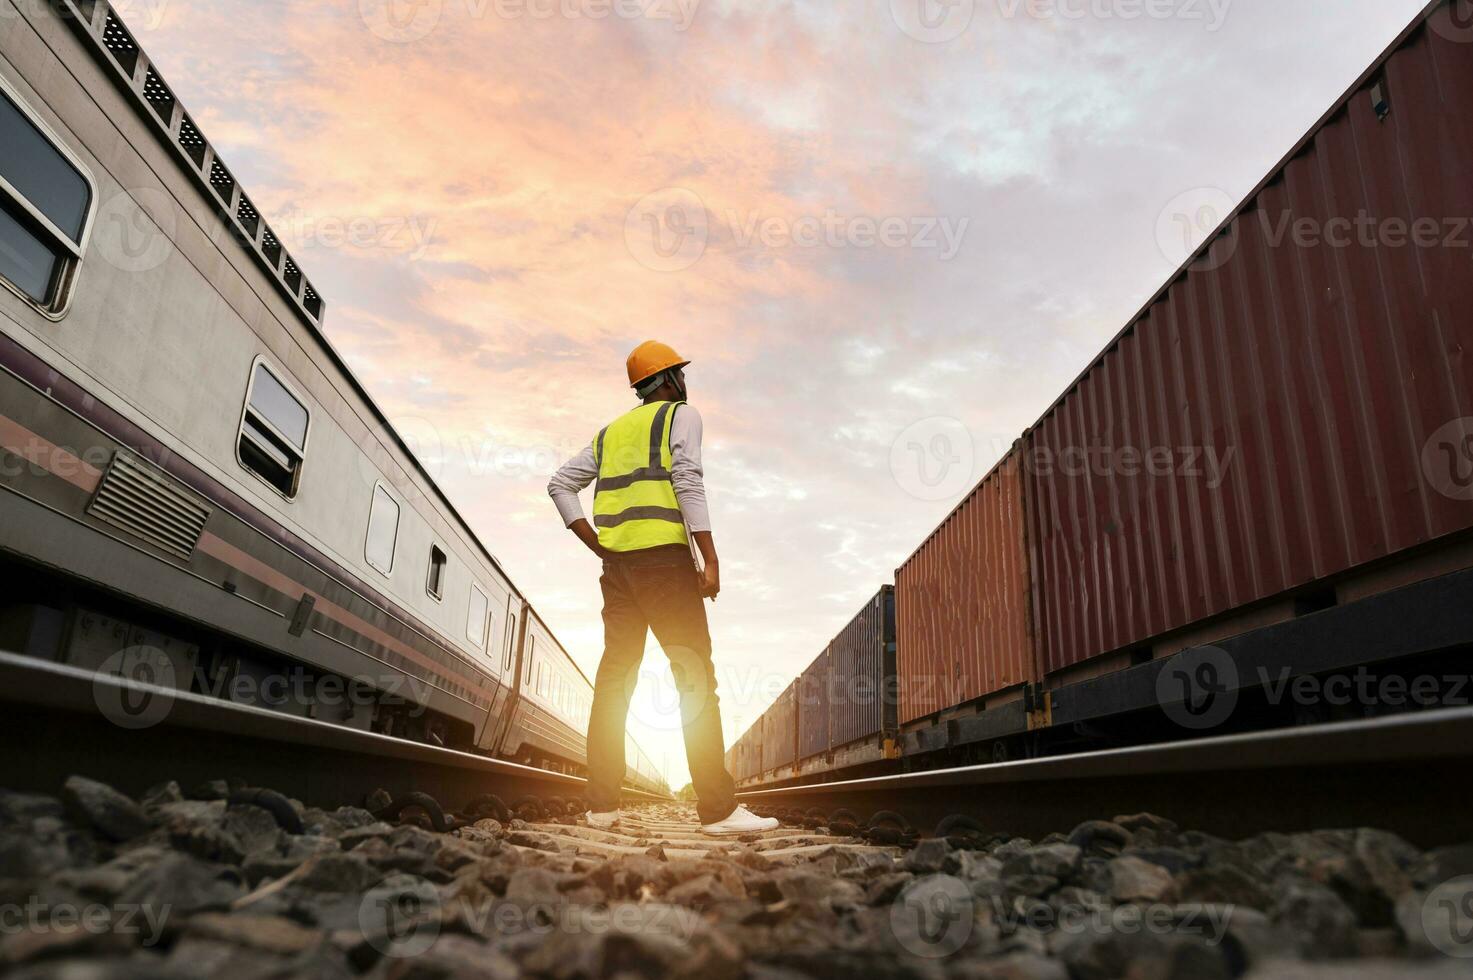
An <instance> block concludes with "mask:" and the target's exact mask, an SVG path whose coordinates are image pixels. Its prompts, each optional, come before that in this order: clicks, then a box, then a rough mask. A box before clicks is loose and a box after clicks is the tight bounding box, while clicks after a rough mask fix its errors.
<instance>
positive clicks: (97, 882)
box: [52, 845, 171, 901]
mask: <svg viewBox="0 0 1473 980" xmlns="http://www.w3.org/2000/svg"><path fill="white" fill-rule="evenodd" d="M170 853H171V852H170V851H169V849H168V848H166V847H162V846H158V845H154V846H148V845H145V846H142V847H136V848H134V849H132V850H130V851H124V852H123V853H122V854H119V855H118V856H117V857H115V858H113V859H112V860H111V861H108V862H107V863H106V864H101V865H98V866H96V867H90V868H76V869H71V870H67V871H62V872H59V873H57V874H56V875H55V876H54V877H53V879H52V880H53V882H54V883H56V884H58V885H61V886H63V887H66V888H70V889H73V890H74V891H76V892H77V894H78V895H81V896H83V897H85V898H89V899H95V900H98V901H111V900H112V899H114V898H116V897H117V896H118V895H119V894H121V893H122V892H124V891H125V890H127V888H128V886H129V885H131V884H132V883H133V882H134V881H136V880H137V879H138V877H139V876H140V875H142V874H143V873H144V872H146V871H147V870H148V869H150V868H152V867H153V866H154V865H155V864H157V863H158V862H160V861H162V860H164V859H165V858H167V857H168V856H169V855H170Z"/></svg>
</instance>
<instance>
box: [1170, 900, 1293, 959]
mask: <svg viewBox="0 0 1473 980" xmlns="http://www.w3.org/2000/svg"><path fill="white" fill-rule="evenodd" d="M1210 907H1211V906H1209V908H1210ZM1219 907H1220V906H1219ZM1178 908H1180V907H1178ZM1226 945H1227V946H1228V948H1229V949H1230V951H1231V952H1233V953H1234V954H1235V955H1236V956H1237V958H1238V959H1240V960H1241V961H1242V962H1243V963H1244V964H1245V965H1246V966H1247V967H1255V966H1260V965H1262V964H1265V963H1269V962H1272V961H1274V960H1280V959H1286V958H1288V959H1293V958H1296V957H1298V955H1299V944H1298V943H1297V942H1296V941H1295V938H1294V935H1293V934H1292V933H1291V932H1290V931H1289V930H1288V929H1285V928H1284V927H1282V926H1280V925H1277V924H1275V923H1274V922H1273V921H1272V920H1270V919H1269V917H1268V916H1267V915H1265V914H1264V913H1262V912H1259V911H1257V910H1255V909H1250V908H1241V907H1233V908H1231V909H1229V914H1228V917H1227V940H1226Z"/></svg>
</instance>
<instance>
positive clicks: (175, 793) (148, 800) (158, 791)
mask: <svg viewBox="0 0 1473 980" xmlns="http://www.w3.org/2000/svg"><path fill="white" fill-rule="evenodd" d="M138 802H139V804H140V805H142V807H143V809H144V810H145V811H147V810H151V809H153V808H155V807H160V806H163V805H164V804H166V803H183V802H184V791H183V790H181V789H180V788H179V784H178V783H176V782H174V780H172V779H171V780H169V781H168V782H165V783H159V784H158V785H156V786H150V787H149V788H148V789H147V790H145V791H144V793H143V795H142V796H140V797H139V798H138Z"/></svg>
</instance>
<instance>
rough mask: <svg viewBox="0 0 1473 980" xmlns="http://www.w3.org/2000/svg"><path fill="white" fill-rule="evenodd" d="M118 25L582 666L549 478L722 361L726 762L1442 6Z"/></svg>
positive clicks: (813, 10) (667, 705) (566, 8)
mask: <svg viewBox="0 0 1473 980" xmlns="http://www.w3.org/2000/svg"><path fill="white" fill-rule="evenodd" d="M113 5H114V7H115V8H117V9H118V10H119V11H120V12H121V14H122V16H123V18H124V20H125V22H126V23H128V24H129V26H130V28H131V29H132V30H133V32H134V33H135V35H137V38H138V40H139V42H140V43H141V44H142V46H143V47H144V49H145V50H146V51H148V52H149V54H150V56H151V57H152V58H153V59H154V61H155V62H156V63H157V64H158V65H159V66H160V68H161V69H162V71H163V74H164V76H165V78H166V79H167V81H168V82H169V84H170V85H171V87H172V88H173V89H174V91H175V92H176V94H177V95H178V96H179V97H180V99H181V100H182V101H183V102H184V104H185V105H186V106H187V107H188V109H189V110H190V112H191V114H192V116H193V118H194V119H195V121H196V122H197V123H198V124H199V126H200V128H201V129H202V130H203V131H204V132H205V134H206V135H207V136H208V137H209V138H210V140H211V141H212V142H213V143H214V144H215V146H216V147H217V148H218V150H219V152H220V154H221V156H222V157H223V159H224V160H225V162H226V163H227V164H228V165H229V167H230V168H231V170H232V171H233V172H234V174H235V175H236V177H237V178H238V179H239V180H240V181H241V183H242V185H243V186H244V187H245V189H246V191H247V192H248V193H249V195H250V197H251V198H252V200H253V201H254V203H255V204H256V206H257V207H258V208H259V209H260V210H261V211H262V212H263V213H264V214H265V216H266V218H267V220H268V222H269V223H270V224H271V226H272V227H273V228H274V230H275V231H276V233H277V234H278V235H279V236H280V237H281V238H282V239H283V241H285V243H286V244H287V246H288V248H289V249H290V250H291V252H292V253H293V255H294V257H295V258H296V260H297V261H298V263H299V264H300V265H301V267H302V268H303V270H304V271H305V272H306V274H307V276H308V277H309V278H310V279H311V280H312V282H313V283H314V285H315V286H316V287H317V290H318V292H319V293H320V294H321V295H322V296H323V297H324V298H325V300H326V301H327V303H328V314H327V320H326V325H325V330H326V332H327V334H328V335H329V337H330V338H331V340H332V342H333V344H334V345H335V346H336V347H337V348H338V349H339V350H340V351H341V352H342V353H343V354H344V356H345V357H346V358H347V360H348V362H349V364H350V365H351V366H352V368H353V370H354V371H355V373H357V374H358V376H359V377H360V378H361V379H362V381H363V382H364V383H365V385H366V387H367V388H368V390H369V392H370V393H371V394H372V395H373V396H374V398H375V399H376V400H377V401H378V403H379V404H380V406H381V407H382V408H383V409H384V411H385V413H386V414H387V415H388V417H389V418H390V419H391V420H393V421H394V424H395V425H396V427H398V428H399V429H400V430H401V431H402V432H403V434H404V435H405V436H406V438H407V439H408V440H409V441H410V443H411V444H412V445H413V446H414V447H415V448H416V451H417V452H418V454H419V455H420V457H421V459H422V461H423V462H424V463H425V465H426V466H427V468H428V469H429V470H430V472H431V473H432V474H433V475H434V476H435V477H436V479H437V480H438V481H439V482H440V483H441V484H442V486H443V487H444V488H445V490H446V492H447V493H448V494H449V496H450V498H451V499H452V500H453V501H455V502H456V505H457V507H458V508H459V509H460V510H461V511H462V513H464V514H465V515H466V517H467V519H468V520H469V521H470V523H471V525H472V526H473V527H474V529H475V530H476V532H477V533H478V534H479V535H480V537H481V538H482V539H483V541H485V543H486V544H487V546H488V547H489V548H490V549H491V550H492V551H493V553H495V554H496V555H497V557H498V558H499V559H500V560H501V562H502V564H503V565H504V566H505V567H506V569H507V570H508V571H509V573H510V574H511V575H512V577H513V579H514V580H515V581H516V583H517V585H518V586H519V587H520V588H521V589H522V590H523V591H524V592H525V593H526V594H527V596H528V597H529V599H530V600H531V602H532V603H533V605H535V606H536V607H537V608H538V610H539V611H540V612H541V613H542V615H543V616H544V618H545V619H546V620H547V621H548V622H549V624H550V625H551V627H552V628H553V630H554V631H555V632H556V633H557V635H558V636H559V638H560V639H561V640H562V642H563V643H564V645H565V646H566V647H568V649H569V651H570V652H571V653H572V655H573V656H574V658H575V659H576V660H577V661H578V662H579V663H580V665H581V666H582V667H583V668H584V670H585V672H586V673H588V674H589V675H590V676H592V673H593V671H594V668H595V667H596V665H597V661H598V657H599V654H600V652H601V649H602V645H601V624H600V619H599V594H598V584H597V578H598V567H597V563H596V560H595V559H594V558H593V557H592V556H591V555H589V554H588V553H587V552H585V551H583V550H582V549H581V546H580V545H578V543H577V541H576V540H575V539H574V538H573V536H572V535H571V534H569V533H568V532H566V531H565V530H564V529H563V527H562V525H561V523H560V521H559V520H558V517H557V514H556V512H555V510H554V509H553V506H552V504H551V502H550V501H549V500H548V498H547V495H546V490H545V487H546V483H547V479H548V477H549V476H550V475H551V473H552V471H553V470H554V469H555V468H556V466H557V465H558V464H559V463H560V462H561V461H562V459H563V458H565V457H567V456H570V455H572V454H573V453H574V452H576V451H577V450H578V449H580V448H581V447H582V446H583V445H584V444H586V443H587V441H588V440H589V439H591V438H592V436H593V435H594V434H595V433H596V432H597V431H598V429H600V428H601V427H602V426H603V425H604V424H606V423H607V422H608V421H610V420H611V419H613V418H614V417H616V416H617V415H619V414H621V413H622V412H624V411H626V410H627V409H628V408H630V407H632V406H633V401H632V396H631V394H630V392H629V390H628V388H627V386H626V381H625V378H624V358H625V357H626V355H627V354H628V352H629V350H630V349H631V348H633V347H634V346H635V344H637V343H639V342H640V341H643V340H646V339H650V338H658V339H661V340H664V341H666V342H667V343H670V344H672V345H674V346H675V347H676V348H677V349H679V350H680V351H681V352H682V353H683V354H684V356H686V357H689V358H691V359H692V360H693V364H692V366H691V368H690V369H689V372H688V379H689V382H690V387H691V400H692V403H693V404H695V405H697V406H698V407H699V408H700V410H701V413H702V415H703V417H704V419H705V431H706V446H705V453H706V459H705V462H706V476H707V490H708V495H709V497H710V500H711V505H712V518H713V524H714V529H715V537H716V543H717V547H718V549H719V551H720V554H721V559H722V580H723V590H724V591H723V592H722V595H721V598H720V600H719V601H718V602H717V603H715V604H714V605H712V606H708V609H709V611H710V617H711V627H712V635H713V639H714V641H715V647H716V662H717V670H718V677H719V679H720V683H721V692H720V693H721V698H722V710H723V716H724V722H725V728H726V731H727V734H728V741H730V740H732V739H734V738H735V737H736V736H737V735H739V734H741V732H743V731H745V730H746V728H747V726H748V725H749V724H750V723H751V722H752V721H753V720H755V719H756V718H757V717H758V716H759V715H760V714H761V712H762V711H763V710H764V709H765V708H766V707H767V705H768V704H769V703H770V702H771V701H772V700H773V698H775V697H776V696H777V695H778V694H779V693H780V692H781V691H782V689H783V687H785V686H786V684H787V683H788V682H789V681H790V680H792V679H793V678H794V677H795V676H796V675H797V674H798V673H799V672H800V671H802V669H803V668H804V667H806V666H807V665H808V663H809V662H810V661H811V660H812V659H813V657H814V656H816V655H817V654H818V653H819V652H821V651H822V649H823V648H824V646H825V645H826V643H827V642H828V640H829V639H830V638H831V637H832V636H833V635H834V634H835V633H837V632H838V631H839V630H840V629H841V628H842V627H843V626H844V624H845V623H846V622H848V621H849V619H851V618H852V617H853V616H854V614H855V613H856V612H857V611H858V610H859V608H860V607H861V606H862V605H863V603H864V600H865V599H866V598H867V597H869V596H870V595H872V594H873V593H874V592H875V591H876V590H877V589H878V588H879V587H880V585H881V584H883V583H885V582H888V581H892V580H893V573H894V569H895V568H896V566H897V565H899V564H900V563H901V562H903V561H904V560H905V558H906V557H907V556H908V555H909V554H910V553H911V552H912V551H913V550H914V549H915V548H916V546H918V545H919V544H920V542H921V541H922V540H923V539H924V537H925V536H926V535H927V533H928V532H929V531H930V530H931V529H932V528H933V527H935V525H936V524H937V523H938V522H939V521H940V520H941V519H942V518H943V517H944V516H945V515H946V514H947V512H948V511H949V510H950V509H951V508H952V507H953V506H955V504H956V503H957V502H958V501H959V500H960V499H961V498H962V497H963V496H964V495H965V493H966V492H967V491H968V490H969V489H970V488H971V487H972V486H973V485H974V484H975V483H976V482H977V480H979V479H980V478H981V477H982V476H983V475H985V474H986V472H987V470H988V469H989V468H990V467H991V466H992V464H993V463H995V462H996V461H997V460H998V459H999V458H1000V457H1001V455H1002V454H1003V453H1004V452H1005V451H1006V449H1007V447H1008V446H1009V445H1010V444H1011V442H1012V440H1014V439H1015V438H1016V437H1017V436H1018V435H1019V434H1020V433H1021V432H1022V431H1023V429H1025V428H1026V427H1028V426H1029V425H1031V424H1032V423H1033V422H1034V421H1036V420H1037V419H1038V417H1039V416H1040V415H1041V414H1042V413H1043V412H1044V411H1045V410H1046V409H1047V408H1048V406H1049V404H1050V403H1051V402H1052V401H1053V399H1054V398H1055V397H1056V396H1057V395H1059V394H1060V393H1061V392H1062V391H1063V390H1064V388H1065V387H1066V386H1067V385H1068V384H1069V383H1070V382H1071V381H1072V380H1073V379H1074V378H1075V377H1076V376H1077V375H1078V374H1079V373H1080V372H1081V371H1082V370H1083V369H1084V368H1085V367H1086V366H1087V365H1088V364H1089V362H1090V361H1091V359H1092V358H1093V357H1094V356H1095V355H1096V354H1097V353H1099V351H1100V350H1101V349H1102V348H1103V347H1104V345H1105V344H1106V343H1107V342H1108V341H1109V340H1110V338H1111V337H1113V336H1114V334H1115V333H1117V332H1118V331H1119V330H1120V328H1121V327H1122V326H1123V325H1124V324H1125V323H1126V321H1127V320H1128V319H1129V318H1130V317H1131V315H1132V314H1133V313H1134V312H1135V311H1136V310H1137V309H1139V308H1140V306H1141V305H1142V304H1143V303H1144V302H1145V301H1146V300H1147V299H1149V298H1150V296H1151V295H1152V294H1153V293H1154V292H1155V291H1156V290H1157V289H1158V288H1159V287H1160V286H1161V285H1162V284H1163V283H1164V282H1165V281H1166V279H1167V278H1168V277H1169V276H1170V275H1171V274H1172V272H1173V271H1174V270H1175V269H1176V268H1177V267H1178V266H1179V265H1180V264H1181V262H1182V261H1183V260H1184V259H1185V258H1186V257H1187V255H1188V254H1189V252H1190V250H1191V248H1193V247H1194V246H1195V244H1196V243H1197V242H1199V241H1200V240H1201V236H1202V235H1203V234H1204V233H1205V232H1207V231H1210V230H1211V229H1212V228H1213V227H1214V226H1215V225H1216V224H1217V222H1218V220H1220V219H1221V218H1222V217H1224V216H1225V215H1226V213H1227V212H1228V210H1230V209H1231V207H1232V206H1233V205H1234V204H1235V203H1236V202H1237V201H1239V200H1240V199H1241V198H1242V197H1243V196H1244V195H1246V194H1247V193H1248V192H1249V191H1251V190H1252V188H1253V187H1254V186H1255V185H1256V184H1257V183H1258V181H1259V180H1260V179H1261V178H1262V177H1263V176H1264V175H1265V174H1266V173H1267V172H1268V170H1269V169H1270V168H1271V167H1272V166H1273V165H1274V164H1275V163H1276V162H1277V161H1278V160H1279V159H1280V158H1281V157H1282V156H1283V155H1284V154H1285V152H1286V151H1287V150H1288V149H1289V148H1290V147H1291V146H1292V145H1293V144H1294V143H1295V142H1296V141H1297V140H1298V139H1299V138H1300V136H1302V135H1303V134H1304V133H1305V132H1306V131H1307V130H1308V129H1309V128H1310V127H1311V126H1312V125H1313V124H1314V122H1315V121H1316V120H1317V119H1318V118H1319V117H1320V116H1321V114H1322V113H1323V112H1324V111H1325V110H1326V109H1327V108H1328V107H1329V105H1330V104H1331V103H1332V102H1333V101H1334V100H1335V99H1336V98H1337V97H1338V96H1339V95H1340V94H1341V93H1342V92H1343V91H1344V90H1345V89H1346V88H1347V87H1348V86H1349V85H1350V83H1351V82H1352V81H1354V79H1355V78H1356V77H1357V76H1358V75H1359V74H1360V72H1361V71H1362V70H1363V69H1364V68H1365V67H1366V66H1367V65H1368V64H1369V63H1370V62H1371V61H1372V60H1374V58H1375V57H1376V56H1377V55H1378V54H1379V53H1380V52H1381V50H1382V49H1383V48H1385V46H1386V45H1387V44H1388V43H1389V42H1390V41H1391V40H1392V39H1393V38H1394V37H1395V36H1396V34H1397V33H1398V32H1399V31H1400V30H1401V29H1402V28H1403V27H1404V26H1405V25H1406V24H1407V23H1408V22H1409V21H1410V20H1411V19H1412V18H1413V17H1414V16H1415V15H1416V14H1417V12H1418V11H1419V10H1420V9H1421V8H1422V6H1423V0H1337V2H1329V0H1293V2H1287V3H1286V2H1284V0H811V2H790V0H789V2H783V0H769V2H755V0H248V2H247V0H215V2H210V3H189V2H185V0H113ZM585 506H587V501H585ZM646 667H647V669H648V671H649V675H648V676H647V677H646V678H645V679H644V681H643V682H642V684H641V689H640V694H639V696H638V698H637V699H636V707H635V711H634V718H633V720H632V726H633V728H632V730H633V731H634V734H635V737H636V738H637V739H639V740H640V742H641V743H642V744H643V745H644V746H645V748H646V749H647V750H648V751H649V753H650V755H651V756H652V758H653V759H654V760H655V762H656V765H657V766H660V767H662V768H663V769H664V771H665V772H666V774H667V776H668V778H669V780H670V782H671V784H672V785H673V786H677V787H678V786H680V785H683V784H684V783H685V782H686V781H687V779H688V774H687V770H686V765H685V758H684V751H683V747H682V741H681V738H680V733H679V723H678V719H677V717H676V716H675V714H674V706H673V704H672V703H671V698H670V693H669V692H670V681H669V677H668V671H666V670H664V669H663V668H664V658H663V656H661V655H660V654H659V652H658V649H657V647H656V646H655V644H654V643H653V641H651V644H650V648H649V652H648V655H647V659H646Z"/></svg>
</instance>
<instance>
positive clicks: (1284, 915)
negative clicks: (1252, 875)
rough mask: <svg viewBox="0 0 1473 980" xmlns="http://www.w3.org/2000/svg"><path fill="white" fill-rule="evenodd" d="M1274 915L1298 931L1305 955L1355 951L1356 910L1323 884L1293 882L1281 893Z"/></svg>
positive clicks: (1333, 955) (1342, 954)
mask: <svg viewBox="0 0 1473 980" xmlns="http://www.w3.org/2000/svg"><path fill="white" fill-rule="evenodd" d="M1273 918H1274V921H1275V922H1276V923H1278V924H1279V925H1281V926H1283V927H1285V928H1287V929H1288V930H1289V931H1290V932H1292V933H1293V934H1294V935H1295V937H1296V938H1297V939H1298V942H1299V948H1300V952H1301V953H1302V954H1303V955H1304V956H1306V957H1310V958H1329V957H1341V956H1351V955H1353V954H1354V953H1355V933H1356V918H1355V913H1354V912H1353V911H1351V909H1350V907H1349V906H1347V905H1346V904H1345V902H1344V901H1343V900H1342V899H1341V898H1340V896H1339V895H1337V894H1335V892H1334V891H1332V890H1331V889H1329V888H1327V887H1325V886H1324V885H1320V884H1316V883H1314V882H1308V881H1296V882H1292V883H1290V884H1289V885H1288V886H1287V887H1286V888H1285V889H1284V891H1283V892H1282V893H1281V895H1280V897H1279V900H1278V904H1277V906H1276V907H1275V909H1274V912H1273Z"/></svg>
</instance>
